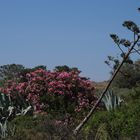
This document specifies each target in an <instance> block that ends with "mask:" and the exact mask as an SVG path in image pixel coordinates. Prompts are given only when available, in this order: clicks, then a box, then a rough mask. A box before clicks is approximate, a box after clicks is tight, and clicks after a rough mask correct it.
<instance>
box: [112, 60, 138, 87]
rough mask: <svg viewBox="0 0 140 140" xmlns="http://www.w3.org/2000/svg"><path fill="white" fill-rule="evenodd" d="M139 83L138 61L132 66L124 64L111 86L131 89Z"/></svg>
mask: <svg viewBox="0 0 140 140" xmlns="http://www.w3.org/2000/svg"><path fill="white" fill-rule="evenodd" d="M139 83H140V60H137V61H136V62H135V63H134V64H128V63H126V64H125V65H124V66H123V67H122V68H121V72H120V73H118V75H117V76H116V78H115V80H114V81H113V86H114V87H118V88H132V87H134V86H137V84H139Z"/></svg>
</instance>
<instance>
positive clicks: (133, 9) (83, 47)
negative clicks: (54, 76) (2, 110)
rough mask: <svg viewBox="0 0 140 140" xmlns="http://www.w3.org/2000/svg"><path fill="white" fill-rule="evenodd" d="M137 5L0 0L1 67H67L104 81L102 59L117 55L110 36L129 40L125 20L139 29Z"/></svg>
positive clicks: (135, 0)
mask: <svg viewBox="0 0 140 140" xmlns="http://www.w3.org/2000/svg"><path fill="white" fill-rule="evenodd" d="M138 7H140V1H139V0H1V1H0V65H4V64H11V63H16V64H23V65H24V66H26V67H34V66H36V65H46V66H47V67H48V69H53V68H54V67H55V66H58V65H68V66H70V67H78V68H79V69H80V70H81V71H82V74H83V75H84V76H86V77H89V78H91V79H92V80H95V81H102V80H107V79H108V78H109V71H110V69H109V68H108V67H107V66H106V65H105V64H104V60H105V59H106V57H107V56H108V55H117V54H118V53H119V50H118V49H117V48H116V47H115V45H114V43H113V42H112V40H111V39H110V37H109V34H110V33H116V34H118V35H121V37H125V36H128V35H127V34H129V33H130V32H128V31H127V30H125V29H124V28H123V27H122V23H123V21H124V20H133V21H135V22H136V23H137V24H138V25H140V14H139V13H138V11H137V8H138ZM136 57H137V58H138V56H136Z"/></svg>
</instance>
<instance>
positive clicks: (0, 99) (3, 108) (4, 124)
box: [0, 93, 32, 138]
mask: <svg viewBox="0 0 140 140" xmlns="http://www.w3.org/2000/svg"><path fill="white" fill-rule="evenodd" d="M31 109H32V107H31V106H27V107H26V108H25V107H21V109H20V108H19V107H18V105H16V106H14V103H13V101H12V100H11V98H10V96H8V95H6V94H3V93H0V138H6V137H7V135H8V122H9V121H10V120H11V119H13V118H14V117H16V116H19V115H20V116H23V115H26V114H27V113H28V112H29V111H31Z"/></svg>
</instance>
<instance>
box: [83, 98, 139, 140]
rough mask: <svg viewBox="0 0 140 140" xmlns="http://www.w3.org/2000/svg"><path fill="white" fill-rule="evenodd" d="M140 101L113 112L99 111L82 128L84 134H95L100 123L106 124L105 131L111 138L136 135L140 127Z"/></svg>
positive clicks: (133, 136)
mask: <svg viewBox="0 0 140 140" xmlns="http://www.w3.org/2000/svg"><path fill="white" fill-rule="evenodd" d="M139 108H140V101H139V100H136V101H135V102H133V103H129V104H128V105H127V106H123V107H122V108H120V109H118V110H115V111H113V112H106V111H99V112H97V113H96V114H95V115H94V116H93V117H92V118H91V119H90V121H89V123H88V124H87V126H86V127H85V128H84V132H86V134H91V133H92V134H95V133H97V130H98V129H99V127H100V125H101V124H105V125H106V131H107V132H108V134H109V136H110V137H111V139H113V140H115V139H122V138H131V139H132V140H133V139H134V138H135V137H137V135H138V134H139V129H140V120H139V118H140V111H139Z"/></svg>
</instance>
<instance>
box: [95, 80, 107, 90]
mask: <svg viewBox="0 0 140 140" xmlns="http://www.w3.org/2000/svg"><path fill="white" fill-rule="evenodd" d="M107 84H108V81H103V82H93V86H94V87H95V89H96V90H103V89H104V88H105V87H106V86H107Z"/></svg>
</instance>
